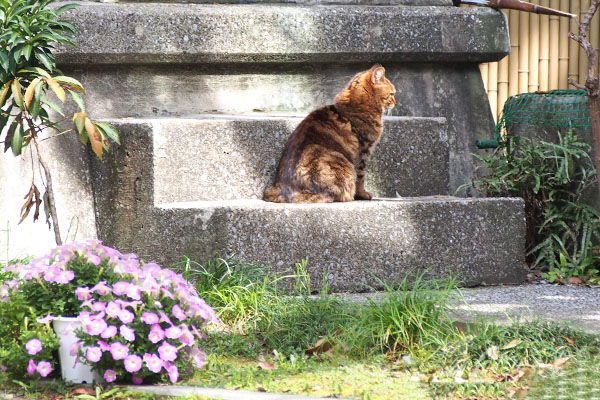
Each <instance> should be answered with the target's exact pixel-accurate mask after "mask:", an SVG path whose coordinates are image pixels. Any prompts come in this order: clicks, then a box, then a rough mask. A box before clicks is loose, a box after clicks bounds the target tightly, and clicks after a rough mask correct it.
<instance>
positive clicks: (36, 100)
mask: <svg viewBox="0 0 600 400" xmlns="http://www.w3.org/2000/svg"><path fill="white" fill-rule="evenodd" d="M43 87H44V85H37V86H36V87H35V92H34V94H33V102H32V106H31V110H30V113H31V116H32V117H33V118H34V119H37V117H38V116H39V115H40V109H41V107H42V102H41V101H40V95H41V93H42V88H43Z"/></svg>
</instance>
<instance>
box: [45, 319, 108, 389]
mask: <svg viewBox="0 0 600 400" xmlns="http://www.w3.org/2000/svg"><path fill="white" fill-rule="evenodd" d="M52 324H53V327H54V332H56V335H57V336H58V338H59V339H60V346H59V348H58V358H59V362H60V371H61V374H62V378H63V380H64V381H65V382H72V383H93V382H102V381H103V379H102V377H101V376H100V375H99V374H98V373H96V372H94V371H92V367H90V366H89V365H85V364H82V363H81V362H77V356H74V355H71V346H72V345H73V343H75V342H77V341H78V339H77V336H75V330H76V329H77V328H80V327H81V326H82V324H81V322H80V321H79V320H78V319H77V317H56V318H54V320H53V321H52Z"/></svg>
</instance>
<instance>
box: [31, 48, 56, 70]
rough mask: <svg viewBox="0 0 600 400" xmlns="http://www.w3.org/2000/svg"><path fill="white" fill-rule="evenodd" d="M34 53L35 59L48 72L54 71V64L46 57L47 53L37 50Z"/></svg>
mask: <svg viewBox="0 0 600 400" xmlns="http://www.w3.org/2000/svg"><path fill="white" fill-rule="evenodd" d="M34 52H35V58H37V59H38V61H39V62H41V63H42V64H43V65H44V67H46V69H47V70H48V71H54V63H53V62H52V60H51V59H50V58H48V55H46V53H44V52H43V51H41V50H39V49H35V50H34Z"/></svg>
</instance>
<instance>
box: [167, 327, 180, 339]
mask: <svg viewBox="0 0 600 400" xmlns="http://www.w3.org/2000/svg"><path fill="white" fill-rule="evenodd" d="M182 333H183V331H182V330H181V328H179V327H177V326H172V327H170V328H167V329H166V330H165V336H166V337H168V338H169V339H179V338H180V337H181V334H182Z"/></svg>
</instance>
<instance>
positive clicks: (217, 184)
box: [115, 115, 449, 204]
mask: <svg viewBox="0 0 600 400" xmlns="http://www.w3.org/2000/svg"><path fill="white" fill-rule="evenodd" d="M300 120H301V118H300V117H298V116H295V117H284V116H273V115H248V116H239V115H238V116H202V117H198V118H196V119H183V118H182V119H173V118H170V119H145V120H125V121H119V120H117V121H116V122H115V125H116V126H117V128H118V129H119V131H120V132H121V135H122V136H127V135H129V133H130V132H131V131H136V132H137V131H138V130H139V129H145V130H146V135H145V137H144V139H145V140H149V141H151V146H152V154H151V155H149V156H151V157H152V159H153V171H154V184H153V193H154V198H153V203H154V204H161V203H173V202H183V201H199V200H232V199H256V198H262V194H263V191H264V189H265V188H266V187H267V186H270V185H272V183H273V180H274V177H275V171H276V168H277V165H278V162H279V158H280V157H281V153H282V151H283V147H284V146H285V143H286V141H287V138H288V136H289V135H290V134H291V132H292V131H293V130H294V129H295V127H296V126H297V125H298V123H299V122H300ZM125 143H127V144H125ZM125 143H124V146H126V148H127V151H128V152H130V153H131V152H134V151H136V150H135V149H136V148H137V147H140V146H141V147H146V146H145V145H142V144H141V143H139V142H133V143H130V142H129V141H127V139H126V140H125ZM448 147H449V146H448V138H447V136H446V121H445V120H444V119H443V118H412V117H386V118H385V131H384V135H383V136H382V138H381V140H380V142H379V144H378V145H377V147H376V149H375V152H374V154H373V159H372V161H371V163H370V165H369V169H368V172H367V180H366V183H367V189H368V190H370V191H372V193H373V194H374V195H375V196H380V197H395V196H396V193H398V194H400V195H401V196H427V195H437V194H448V181H449V174H448V158H449V154H448V153H449V149H448Z"/></svg>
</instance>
